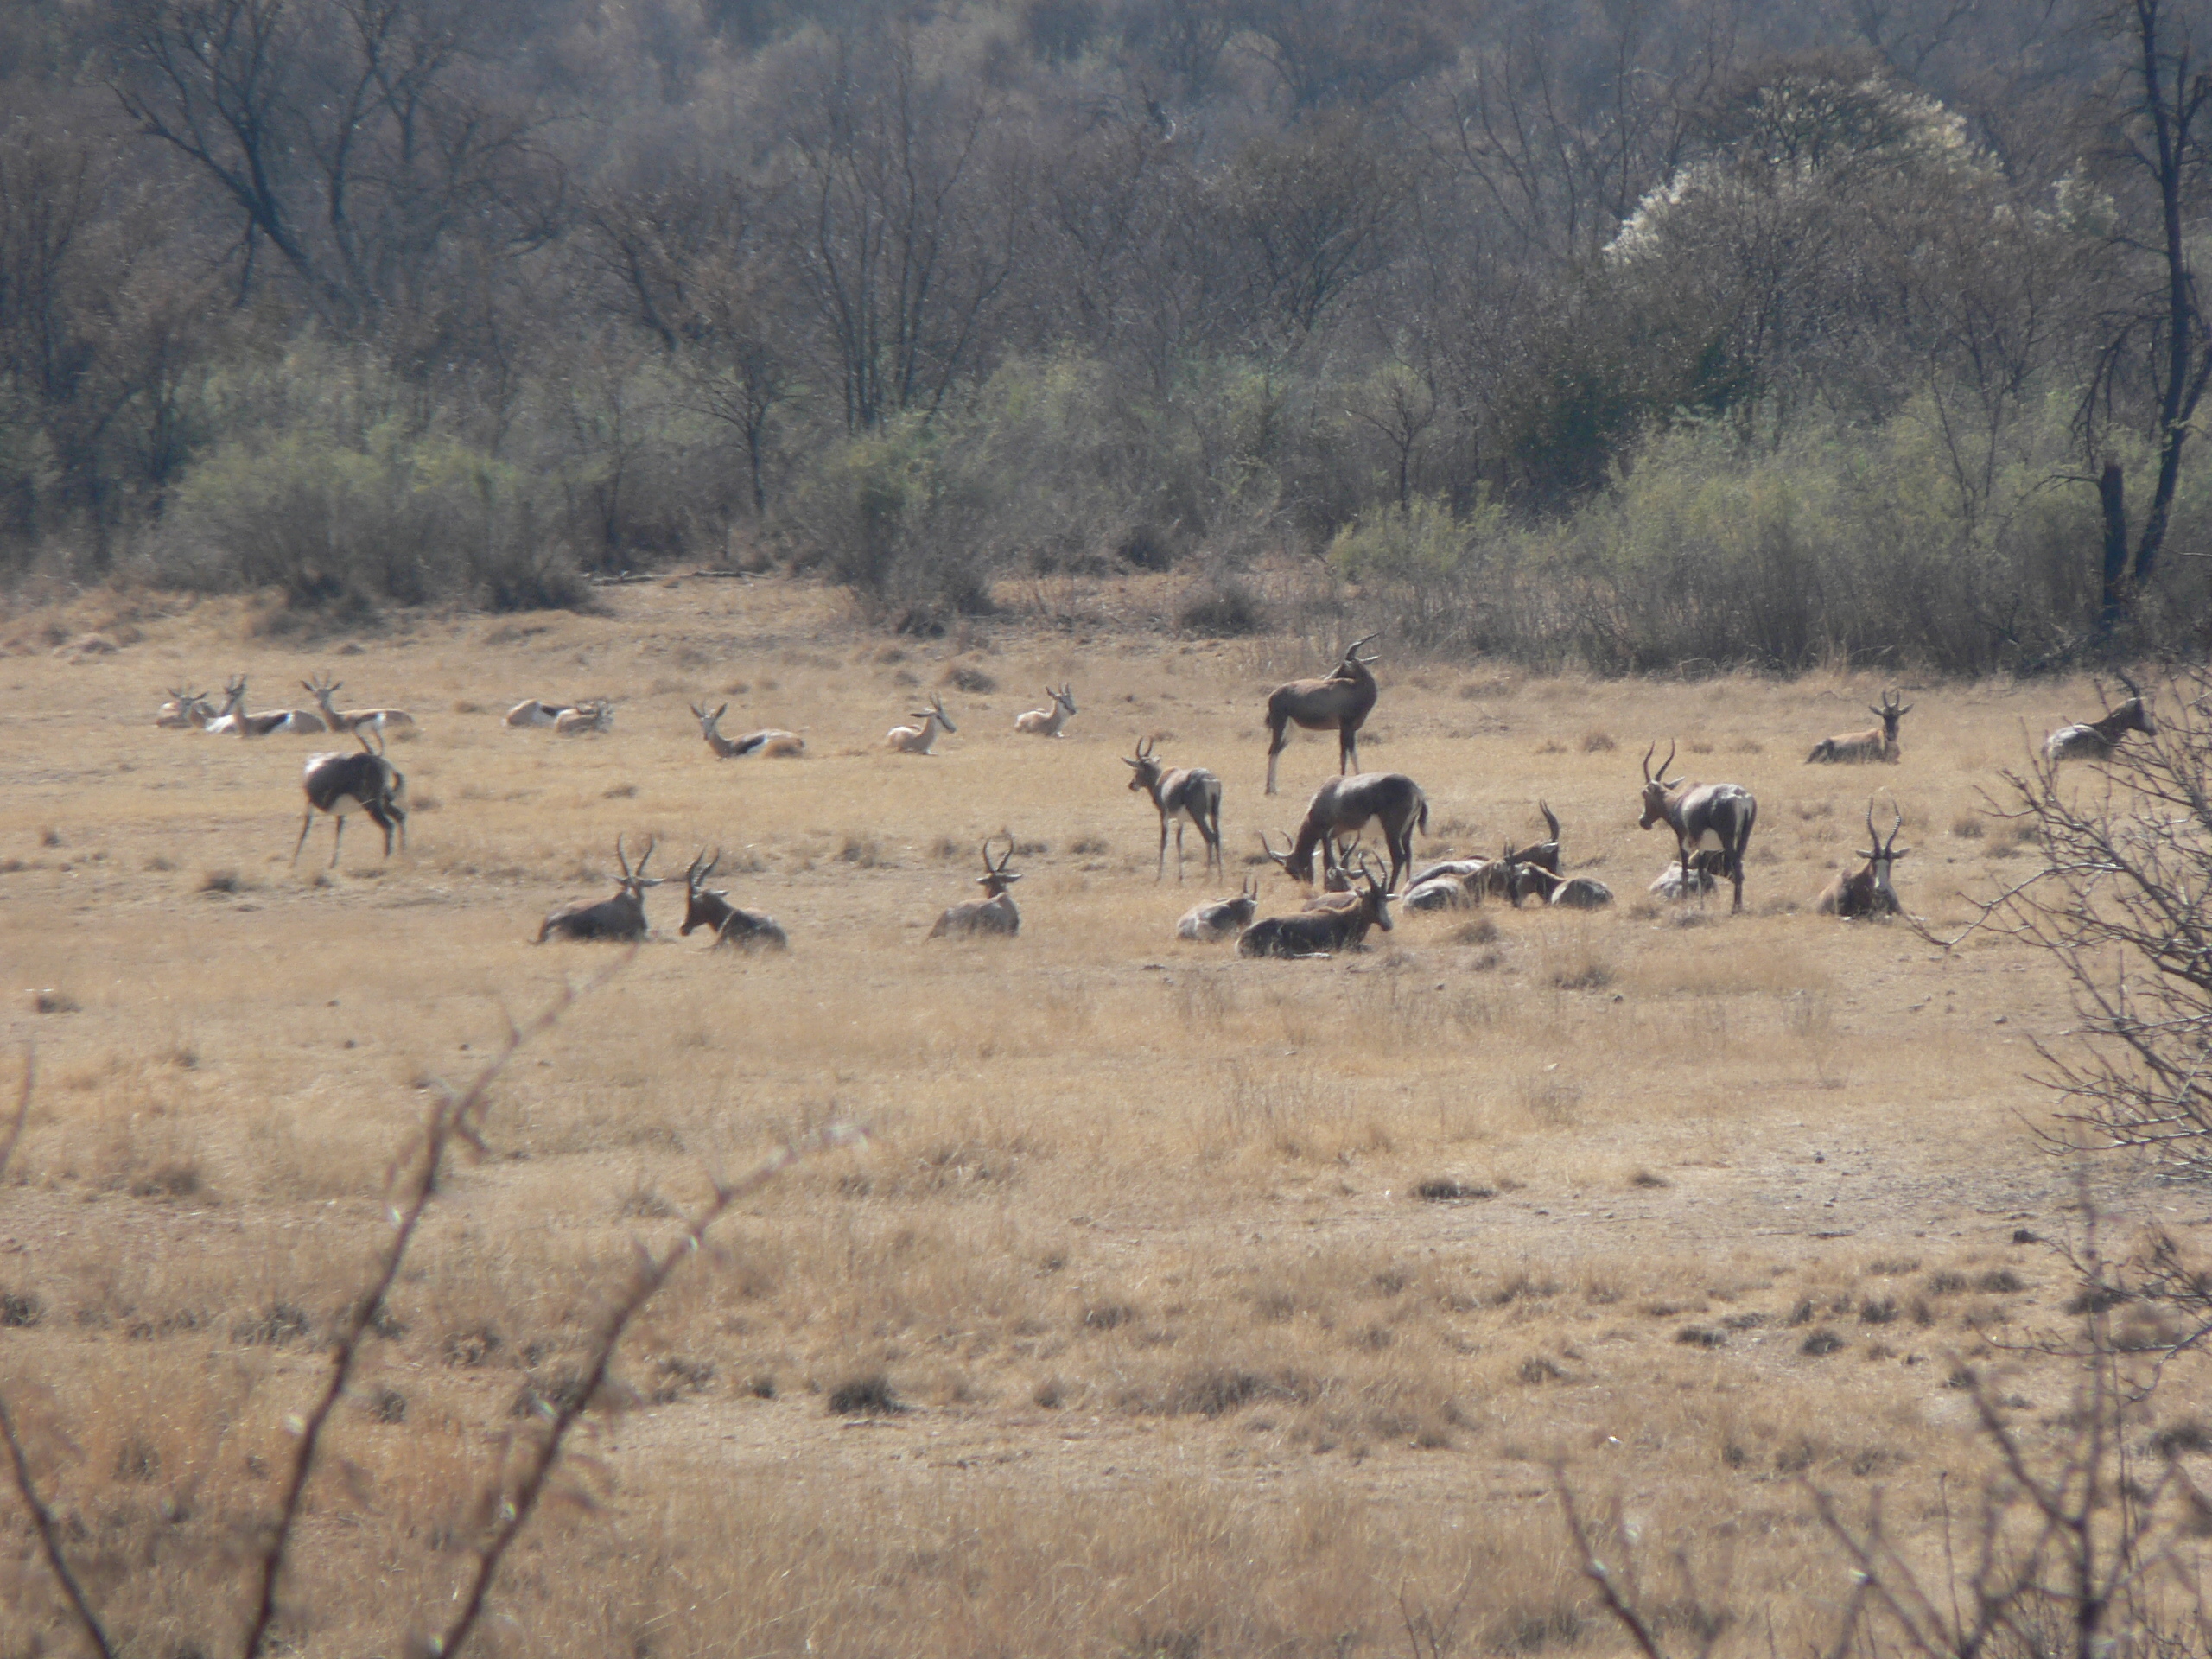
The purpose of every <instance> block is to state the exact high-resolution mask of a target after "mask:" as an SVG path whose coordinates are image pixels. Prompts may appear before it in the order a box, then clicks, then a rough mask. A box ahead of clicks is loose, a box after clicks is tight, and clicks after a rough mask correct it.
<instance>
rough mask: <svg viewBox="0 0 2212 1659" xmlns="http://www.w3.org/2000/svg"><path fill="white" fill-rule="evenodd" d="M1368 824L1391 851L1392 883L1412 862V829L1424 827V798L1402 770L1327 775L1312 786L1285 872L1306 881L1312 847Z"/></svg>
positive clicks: (1419, 789) (1426, 819)
mask: <svg viewBox="0 0 2212 1659" xmlns="http://www.w3.org/2000/svg"><path fill="white" fill-rule="evenodd" d="M1369 823H1373V824H1375V825H1376V827H1377V828H1378V829H1381V830H1382V832H1383V843H1384V844H1385V845H1386V846H1387V847H1388V848H1389V852H1390V880H1389V886H1391V887H1395V886H1396V885H1397V883H1398V878H1399V877H1400V876H1401V875H1402V874H1405V873H1406V871H1407V870H1408V868H1411V866H1412V864H1413V861H1414V830H1415V829H1427V828H1428V797H1427V796H1426V795H1424V794H1422V793H1421V785H1419V784H1416V783H1415V782H1414V780H1413V779H1410V778H1408V777H1407V776H1406V774H1405V773H1404V772H1354V773H1353V774H1352V775H1351V777H1349V778H1332V779H1329V780H1328V781H1327V782H1326V783H1325V784H1323V785H1321V787H1320V788H1319V789H1317V790H1315V791H1313V799H1312V800H1310V801H1308V802H1307V803H1306V817H1305V819H1304V821H1303V822H1302V823H1300V824H1299V826H1298V839H1297V840H1296V841H1295V842H1294V843H1293V844H1292V846H1291V849H1290V856H1289V858H1288V859H1287V861H1285V862H1284V864H1283V870H1284V872H1285V873H1286V874H1288V875H1289V876H1290V878H1291V879H1292V880H1294V881H1311V880H1313V849H1314V848H1315V847H1317V846H1319V844H1321V843H1322V842H1325V841H1334V840H1335V839H1336V838H1337V837H1338V836H1348V835H1351V833H1352V832H1354V831H1355V830H1358V829H1364V828H1365V827H1366V826H1367V825H1368V824H1369Z"/></svg>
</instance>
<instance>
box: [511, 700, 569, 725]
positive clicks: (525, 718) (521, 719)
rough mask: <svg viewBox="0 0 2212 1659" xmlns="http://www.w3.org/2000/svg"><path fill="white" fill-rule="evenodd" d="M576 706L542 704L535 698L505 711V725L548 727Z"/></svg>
mask: <svg viewBox="0 0 2212 1659" xmlns="http://www.w3.org/2000/svg"><path fill="white" fill-rule="evenodd" d="M575 706H576V705H575V703H573V702H540V701H539V700H538V699H537V698H536V697H531V698H530V699H529V700H527V701H526V702H518V703H517V704H515V706H514V707H513V708H512V709H508V710H507V713H506V723H507V724H508V725H510V726H512V727H516V728H521V727H524V726H550V725H551V724H552V723H553V722H554V721H556V720H558V719H560V718H561V716H562V715H565V714H567V713H568V712H569V709H573V708H575Z"/></svg>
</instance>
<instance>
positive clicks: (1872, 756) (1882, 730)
mask: <svg viewBox="0 0 2212 1659" xmlns="http://www.w3.org/2000/svg"><path fill="white" fill-rule="evenodd" d="M1866 712H1867V713H1869V714H1871V715H1877V716H1878V717H1879V718H1880V720H1881V722H1882V723H1881V724H1880V725H1879V726H1869V727H1868V728H1866V730H1865V731H1863V732H1844V733H1841V734H1839V735H1837V736H1834V737H1824V738H1822V739H1821V741H1819V742H1817V743H1815V744H1814V745H1813V752H1812V753H1810V754H1808V755H1807V756H1806V757H1805V764H1806V765H1807V766H1810V765H1812V764H1813V762H1815V760H1818V761H1821V762H1824V763H1827V762H1841V763H1850V762H1856V761H1861V760H1887V761H1889V762H1891V764H1892V765H1894V764H1896V761H1897V722H1898V721H1901V720H1903V719H1904V717H1905V716H1906V715H1909V714H1910V713H1911V712H1912V705H1911V704H1910V703H1909V702H1908V703H1905V704H1903V705H1902V706H1900V705H1899V703H1898V702H1897V692H1896V690H1894V689H1892V690H1888V691H1885V692H1883V693H1882V701H1881V702H1879V703H1878V704H1877V703H1872V702H1870V703H1868V704H1867V705H1866Z"/></svg>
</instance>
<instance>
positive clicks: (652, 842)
mask: <svg viewBox="0 0 2212 1659" xmlns="http://www.w3.org/2000/svg"><path fill="white" fill-rule="evenodd" d="M659 845H660V837H659V836H646V837H645V851H644V852H642V853H640V854H639V855H638V871H637V873H638V875H639V879H640V880H642V879H644V876H645V861H646V860H647V859H649V858H651V857H652V855H653V849H654V848H656V847H658V846H659Z"/></svg>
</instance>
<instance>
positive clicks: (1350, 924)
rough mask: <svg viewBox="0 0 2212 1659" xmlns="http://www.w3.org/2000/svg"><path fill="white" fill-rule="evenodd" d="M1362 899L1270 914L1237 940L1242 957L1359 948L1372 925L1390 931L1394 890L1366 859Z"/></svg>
mask: <svg viewBox="0 0 2212 1659" xmlns="http://www.w3.org/2000/svg"><path fill="white" fill-rule="evenodd" d="M1357 896H1358V902H1357V904H1354V905H1351V906H1347V907H1345V908H1344V909H1340V910H1335V909H1332V910H1301V911H1300V912H1298V913H1297V914H1296V915H1294V916H1270V917H1268V918H1266V919H1265V920H1263V921H1257V922H1255V923H1253V924H1252V925H1251V926H1249V927H1248V928H1246V929H1245V930H1244V933H1243V938H1239V939H1238V940H1237V941H1236V954H1237V955H1238V956H1240V957H1325V956H1329V955H1332V953H1334V952H1336V951H1338V950H1356V949H1357V948H1358V947H1359V946H1360V945H1361V944H1363V943H1364V942H1365V940H1366V938H1367V931H1368V930H1369V929H1370V928H1371V927H1379V928H1381V929H1382V930H1383V931H1384V932H1385V933H1388V932H1389V931H1390V890H1389V887H1385V886H1384V885H1383V880H1382V878H1381V876H1380V875H1378V874H1376V869H1375V866H1374V863H1373V861H1371V860H1370V861H1364V862H1363V868H1362V869H1361V873H1360V887H1359V891H1358V895H1357Z"/></svg>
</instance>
